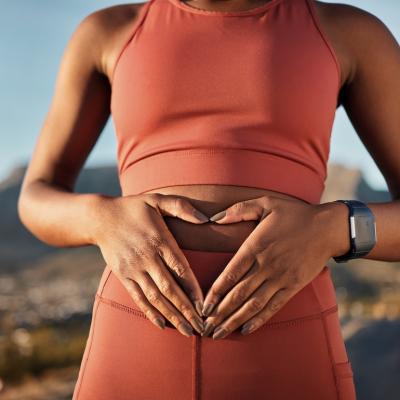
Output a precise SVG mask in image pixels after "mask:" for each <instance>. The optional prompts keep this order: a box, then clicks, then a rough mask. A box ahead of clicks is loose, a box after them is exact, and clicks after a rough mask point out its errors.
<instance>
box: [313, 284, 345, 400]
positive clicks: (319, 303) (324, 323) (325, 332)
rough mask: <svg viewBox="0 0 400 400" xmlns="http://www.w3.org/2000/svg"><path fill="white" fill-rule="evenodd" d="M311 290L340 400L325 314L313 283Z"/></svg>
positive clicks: (338, 395)
mask: <svg viewBox="0 0 400 400" xmlns="http://www.w3.org/2000/svg"><path fill="white" fill-rule="evenodd" d="M311 288H312V293H313V294H314V297H315V299H316V300H317V303H318V306H319V310H320V312H321V322H322V327H323V331H324V336H325V341H326V344H327V347H328V354H329V358H330V360H331V372H332V376H333V382H334V383H335V388H336V395H337V398H338V400H340V392H339V384H338V382H337V377H336V374H335V370H334V364H335V360H334V358H333V350H332V347H331V344H330V341H329V337H328V328H327V326H326V319H325V318H326V314H324V312H323V311H322V305H321V302H320V300H319V297H318V294H317V291H316V289H315V286H314V281H311ZM336 308H338V306H337V305H336Z"/></svg>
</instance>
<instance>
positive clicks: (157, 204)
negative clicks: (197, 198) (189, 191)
mask: <svg viewBox="0 0 400 400" xmlns="http://www.w3.org/2000/svg"><path fill="white" fill-rule="evenodd" d="M148 203H149V204H150V205H151V206H152V207H154V208H156V209H157V211H158V212H159V213H160V214H161V215H167V216H170V217H176V218H180V219H182V220H184V221H187V222H191V223H194V224H199V223H204V222H209V218H208V217H207V216H206V215H204V214H203V213H201V212H200V211H199V210H198V209H197V208H195V207H194V206H193V205H192V204H191V203H190V201H189V200H187V199H186V198H184V197H181V196H177V195H170V194H161V193H157V194H156V196H151V198H150V200H149V201H148Z"/></svg>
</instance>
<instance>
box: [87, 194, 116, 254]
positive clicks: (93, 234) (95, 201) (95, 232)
mask: <svg viewBox="0 0 400 400" xmlns="http://www.w3.org/2000/svg"><path fill="white" fill-rule="evenodd" d="M113 199H115V197H112V196H107V195H104V194H101V193H90V194H88V195H87V201H86V203H85V207H86V213H85V215H87V216H88V223H87V224H86V226H87V238H86V241H87V242H88V244H91V245H94V246H97V245H98V241H99V237H100V234H101V233H102V232H103V231H104V224H105V221H106V219H107V209H108V205H109V204H110V202H111V201H112V200H113Z"/></svg>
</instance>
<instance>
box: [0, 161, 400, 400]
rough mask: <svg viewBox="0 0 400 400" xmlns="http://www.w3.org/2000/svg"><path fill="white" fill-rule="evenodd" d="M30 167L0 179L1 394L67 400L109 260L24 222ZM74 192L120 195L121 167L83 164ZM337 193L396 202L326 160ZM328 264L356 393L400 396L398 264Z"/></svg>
mask: <svg viewBox="0 0 400 400" xmlns="http://www.w3.org/2000/svg"><path fill="white" fill-rule="evenodd" d="M25 168H26V167H25V166H19V167H16V168H15V169H14V170H12V171H11V173H10V175H9V176H8V177H7V178H6V179H5V180H4V181H2V182H0V398H1V399H4V400H16V399H21V400H22V399H23V400H36V399H40V400H64V399H70V398H71V395H72V390H73V387H74V384H75V380H76V378H77V374H78V369H79V364H80V362H81V358H82V354H83V350H84V346H85V344H86V339H87V335H88V331H89V325H90V320H91V312H92V304H93V301H94V295H95V291H96V288H97V285H98V283H99V279H100V276H101V274H102V272H103V268H104V266H105V263H104V260H103V259H102V257H101V254H100V251H99V249H98V248H96V247H94V246H83V247H79V248H56V247H51V246H48V245H46V244H44V243H42V242H40V241H39V240H38V239H36V238H35V237H34V236H33V235H32V234H31V233H29V232H28V231H27V230H26V229H25V228H24V227H23V225H22V224H21V223H20V221H19V219H18V215H17V209H16V204H17V198H18V194H19V190H20V185H21V182H22V178H23V176H24V173H25ZM76 191H77V192H80V193H104V194H108V195H112V196H118V195H120V194H121V191H120V186H119V183H118V175H117V170H116V167H115V166H104V167H99V168H85V169H84V170H83V171H82V173H81V175H80V177H79V180H78V183H77V187H76ZM339 198H353V199H359V200H361V201H365V202H386V201H390V195H389V193H388V192H387V191H376V190H373V189H372V188H371V187H370V186H369V185H368V184H367V182H366V181H365V179H364V178H363V176H362V173H361V171H360V170H358V169H349V168H346V167H344V166H341V165H338V164H329V165H328V179H327V181H326V190H325V192H324V194H323V197H322V200H321V202H326V201H332V200H335V199H339ZM66 223H67V222H66ZM329 266H330V267H331V271H332V276H333V280H334V283H335V287H336V294H337V299H338V303H339V313H340V318H341V325H342V329H343V335H344V337H345V341H346V347H347V350H348V353H349V358H350V361H351V363H352V367H353V370H354V376H355V382H356V390H357V399H358V400H375V399H376V400H381V399H385V400H398V399H399V393H400V379H399V378H400V263H398V262H396V263H395V262H393V263H388V262H378V261H371V260H362V261H360V260H352V261H351V262H349V263H345V264H336V263H335V262H334V261H333V260H332V261H330V264H329Z"/></svg>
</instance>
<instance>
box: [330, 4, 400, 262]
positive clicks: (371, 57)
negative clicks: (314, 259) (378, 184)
mask: <svg viewBox="0 0 400 400" xmlns="http://www.w3.org/2000/svg"><path fill="white" fill-rule="evenodd" d="M330 6H331V7H332V6H333V5H330ZM334 7H335V10H334V11H335V14H336V16H335V24H336V25H337V32H340V34H341V35H343V36H342V42H343V43H346V48H347V50H348V54H349V55H350V57H351V66H352V68H351V73H350V74H349V75H350V76H349V78H348V80H347V81H346V83H345V85H344V87H343V89H342V91H341V99H342V104H343V107H344V109H345V111H346V113H347V115H348V116H349V118H350V120H351V122H352V124H353V126H354V128H355V130H356V132H357V134H358V136H359V137H360V140H361V141H362V143H363V144H364V145H365V147H366V149H367V150H368V152H369V153H370V154H371V156H372V157H373V159H374V161H375V162H376V164H377V166H378V168H379V169H380V171H381V172H382V174H383V176H384V178H385V180H386V182H387V185H388V188H389V191H390V193H391V196H392V199H393V201H391V202H386V203H367V205H368V206H369V207H370V208H371V210H372V211H373V213H374V214H375V219H376V230H377V239H378V240H377V244H376V245H375V247H374V248H373V249H372V250H371V252H370V253H369V254H368V255H367V256H365V257H364V258H367V259H375V260H382V261H400V230H399V226H400V47H399V44H398V42H397V41H396V39H395V38H394V36H393V34H392V33H391V32H390V31H389V29H388V28H387V27H386V25H385V24H384V23H383V22H382V21H381V20H380V19H378V18H377V17H376V16H374V15H372V14H370V13H368V12H367V11H364V10H361V9H359V8H356V7H353V6H349V5H334ZM347 212H348V211H347V207H346V205H344V204H334V205H332V225H331V226H332V227H336V229H335V232H336V238H337V243H339V247H337V248H343V246H345V245H347V246H348V242H346V243H344V241H343V240H345V241H348V237H347V236H346V235H343V232H344V230H343V229H345V230H347ZM338 221H342V223H340V224H339V223H338ZM340 243H341V245H340ZM344 248H345V247H344Z"/></svg>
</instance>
